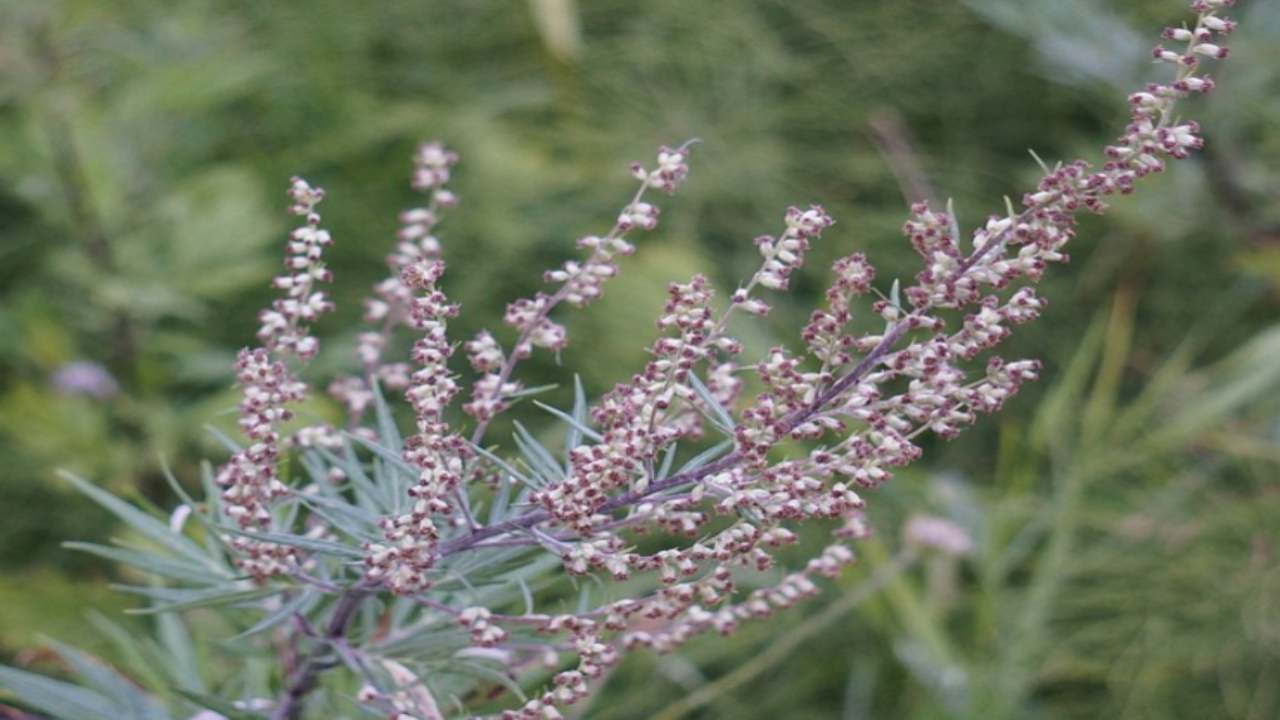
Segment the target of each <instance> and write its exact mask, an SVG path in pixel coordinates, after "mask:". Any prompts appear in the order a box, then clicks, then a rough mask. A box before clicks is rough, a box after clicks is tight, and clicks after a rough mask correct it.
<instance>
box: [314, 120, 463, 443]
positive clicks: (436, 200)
mask: <svg viewBox="0 0 1280 720" xmlns="http://www.w3.org/2000/svg"><path fill="white" fill-rule="evenodd" d="M457 162H458V156H457V154H456V153H453V152H451V151H449V150H447V149H446V148H445V147H444V146H443V145H441V144H440V143H438V142H428V143H423V144H421V145H419V146H418V150H417V152H416V153H414V156H413V174H412V177H411V180H410V185H411V186H412V187H413V188H414V189H415V190H418V191H420V192H425V193H427V196H428V199H427V203H426V205H424V206H421V207H415V208H410V209H408V210H405V211H404V212H402V213H400V229H399V230H398V231H397V232H396V245H395V249H394V250H393V251H392V252H391V254H390V255H388V256H387V267H388V268H389V269H390V270H391V274H390V275H389V276H388V277H387V278H385V279H383V280H382V281H380V282H379V283H378V284H377V285H375V286H374V288H373V297H371V298H368V299H366V300H365V303H364V320H365V322H366V323H369V325H370V326H371V327H372V328H376V329H370V330H366V331H365V332H362V333H360V336H359V337H358V338H357V342H356V357H357V358H358V359H359V361H360V366H361V367H362V368H363V369H364V376H363V377H354V376H348V377H341V378H338V379H336V380H335V381H334V382H333V383H332V384H330V386H329V394H330V395H331V396H333V397H334V398H335V399H337V400H338V401H339V402H340V403H342V405H343V406H344V407H345V408H346V409H347V414H348V417H349V418H350V419H351V422H352V424H353V425H356V424H358V423H359V420H360V418H361V417H363V415H364V412H365V410H366V409H367V408H368V407H369V404H370V403H371V402H372V401H373V389H372V383H373V382H374V381H377V382H378V384H379V385H380V386H381V387H382V388H383V389H386V390H404V389H405V388H407V387H408V386H409V374H410V368H409V365H408V364H407V363H399V362H397V363H384V362H383V355H384V353H385V352H386V349H387V344H388V342H390V340H391V336H392V333H393V332H394V331H395V330H396V328H398V327H399V326H400V325H402V324H404V323H405V322H406V321H407V319H408V317H409V313H410V308H411V306H412V304H413V289H412V288H411V287H409V286H408V285H407V284H406V283H405V281H404V279H403V273H404V270H405V268H407V267H409V266H410V265H413V264H414V263H419V262H422V261H424V260H427V261H429V260H434V259H436V258H439V257H440V240H439V238H437V237H436V236H435V234H434V233H435V228H436V225H437V224H438V223H439V222H440V211H441V210H444V209H447V208H451V207H453V206H455V205H457V204H458V198H457V196H456V195H455V194H454V193H453V192H452V191H451V190H449V189H448V188H447V187H445V185H446V184H447V183H448V182H449V180H450V178H451V176H452V170H451V168H452V167H453V166H454V165H455V164H456V163H457Z"/></svg>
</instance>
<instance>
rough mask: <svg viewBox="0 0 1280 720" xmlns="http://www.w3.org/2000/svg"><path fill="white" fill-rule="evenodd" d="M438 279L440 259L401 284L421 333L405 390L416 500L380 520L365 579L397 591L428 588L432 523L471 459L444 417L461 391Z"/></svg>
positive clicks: (408, 271)
mask: <svg viewBox="0 0 1280 720" xmlns="http://www.w3.org/2000/svg"><path fill="white" fill-rule="evenodd" d="M443 274H444V262H443V261H441V260H420V261H418V262H416V263H413V264H411V265H408V266H406V267H405V268H404V270H403V272H402V273H401V281H402V282H403V283H404V285H405V287H408V288H410V290H412V291H415V292H417V295H416V296H415V297H414V298H413V301H412V304H411V305H410V309H409V320H408V322H409V325H410V326H412V327H413V328H415V329H417V330H420V331H421V332H422V337H421V338H419V339H418V341H417V342H416V343H415V344H414V346H413V359H414V361H415V362H416V363H417V364H418V366H419V367H418V370H416V371H415V372H414V373H413V376H412V377H411V378H410V383H409V388H408V390H407V391H406V392H405V397H406V398H408V400H409V403H410V404H411V405H412V406H413V411H414V417H415V418H416V422H417V430H418V432H417V434H415V435H412V436H410V437H409V438H407V439H406V441H405V450H404V459H405V460H406V461H407V462H408V463H409V464H410V465H412V466H414V467H416V468H417V469H418V479H417V482H416V483H415V484H414V486H413V487H412V488H410V489H409V496H410V498H412V500H413V505H412V507H411V508H410V510H409V512H406V513H403V514H400V515H397V516H394V517H388V518H385V519H384V520H383V522H382V530H383V542H382V543H377V544H369V545H368V546H367V547H366V548H365V551H366V556H365V566H366V573H367V575H368V577H369V578H370V579H372V580H377V581H381V582H385V583H386V584H387V586H388V587H389V588H391V589H392V590H393V591H394V592H397V593H401V594H413V593H416V592H420V591H422V590H424V589H426V588H427V587H428V586H429V585H430V582H429V579H428V577H427V575H426V570H428V569H429V568H430V567H431V566H432V565H433V564H434V563H435V550H436V543H437V541H438V540H439V538H440V528H439V526H438V525H437V524H436V520H435V518H438V517H441V516H443V517H449V516H451V515H452V514H453V513H454V511H455V508H454V506H453V505H452V504H451V503H450V498H451V497H453V496H454V495H456V494H457V493H458V491H459V488H460V485H461V483H462V475H463V463H464V461H465V459H466V458H467V457H468V455H469V454H470V452H469V446H468V445H467V443H466V440H464V439H463V438H462V437H461V436H459V435H457V434H455V433H453V432H452V431H451V430H450V428H449V425H448V423H447V422H446V421H445V417H444V413H445V409H446V408H447V407H448V406H449V403H450V402H451V401H452V400H453V398H454V396H455V395H457V393H458V390H459V388H458V384H457V382H456V380H455V379H454V377H453V375H452V374H451V373H450V372H449V368H448V360H449V357H450V356H451V355H452V354H453V346H452V345H451V344H450V343H449V337H448V325H447V320H448V318H451V317H453V316H454V315H457V313H458V306H457V305H453V304H451V303H449V301H448V299H447V298H446V297H445V295H444V293H442V292H441V291H440V290H438V289H437V288H436V283H437V281H439V280H440V277H441V275H443Z"/></svg>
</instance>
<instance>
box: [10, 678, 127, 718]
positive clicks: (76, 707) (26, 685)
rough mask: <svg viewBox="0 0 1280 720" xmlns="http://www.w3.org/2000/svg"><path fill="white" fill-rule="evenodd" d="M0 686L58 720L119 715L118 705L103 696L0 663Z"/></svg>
mask: <svg viewBox="0 0 1280 720" xmlns="http://www.w3.org/2000/svg"><path fill="white" fill-rule="evenodd" d="M0 687H3V688H7V689H8V690H9V691H10V692H12V693H13V694H14V695H17V696H18V699H19V700H21V701H22V702H23V703H26V704H27V705H30V706H31V707H34V708H36V709H37V710H40V711H41V712H46V713H49V714H50V715H53V716H55V717H57V718H58V719H59V720H119V718H120V711H119V708H117V707H116V706H115V703H113V702H111V700H109V699H108V698H107V697H106V696H104V695H101V694H99V693H96V692H94V691H92V690H87V689H85V688H82V687H80V686H78V685H72V684H71V683H65V682H61V681H59V680H51V679H49V678H47V677H44V676H42V675H36V674H35V673H29V672H26V671H24V670H18V669H17V668H11V667H8V666H7V665H0Z"/></svg>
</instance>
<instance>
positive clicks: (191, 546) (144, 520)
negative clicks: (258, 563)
mask: <svg viewBox="0 0 1280 720" xmlns="http://www.w3.org/2000/svg"><path fill="white" fill-rule="evenodd" d="M59 475H61V476H62V477H63V478H66V480H67V481H68V482H70V483H71V484H72V485H75V486H76V489H77V490H79V491H80V492H82V493H84V494H85V495H88V496H89V499H91V500H93V501H94V502H96V503H98V504H99V505H101V506H103V507H104V508H106V509H107V510H110V511H111V513H112V514H114V515H115V516H116V517H118V518H120V519H121V520H123V521H124V522H126V523H128V524H129V525H130V526H132V527H133V528H134V529H135V530H137V531H138V532H140V533H142V534H143V535H145V536H147V537H149V538H151V539H152V540H154V541H156V542H158V543H160V544H161V545H164V546H165V547H167V548H169V549H170V550H173V551H174V552H176V553H179V554H182V555H186V556H187V557H189V558H192V559H194V560H197V561H199V562H201V563H205V562H207V556H206V555H205V553H204V551H203V550H201V549H200V546H199V545H196V544H195V543H194V542H192V541H191V540H188V539H187V538H186V537H183V536H182V535H180V534H178V533H175V532H173V531H172V530H170V529H169V524H168V523H166V522H164V521H162V520H158V519H157V518H155V517H153V516H151V515H148V514H146V513H144V512H142V511H141V510H138V509H137V508H135V507H134V506H132V505H130V504H129V503H127V502H125V501H124V500H121V499H120V498H118V497H116V496H115V495H113V494H111V493H109V492H107V491H106V490H103V489H102V488H99V487H97V486H96V485H94V484H93V483H91V482H89V481H88V480H85V479H83V478H80V477H77V476H76V475H73V474H72V473H69V472H67V471H65V470H61V471H59Z"/></svg>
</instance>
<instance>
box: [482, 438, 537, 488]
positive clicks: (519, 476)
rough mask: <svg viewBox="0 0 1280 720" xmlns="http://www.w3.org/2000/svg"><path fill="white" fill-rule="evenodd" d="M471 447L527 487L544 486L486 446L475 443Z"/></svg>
mask: <svg viewBox="0 0 1280 720" xmlns="http://www.w3.org/2000/svg"><path fill="white" fill-rule="evenodd" d="M471 447H472V449H474V450H475V451H476V452H477V453H480V455H481V456H483V457H484V458H485V459H486V460H488V461H489V462H492V463H493V464H494V465H497V466H498V467H500V468H502V469H503V470H505V471H506V473H507V474H508V475H510V476H511V477H513V478H515V479H516V480H519V481H520V482H521V483H523V484H524V485H526V486H527V487H531V488H534V489H537V488H539V487H542V484H541V483H538V482H535V481H534V480H533V479H531V478H529V477H527V476H526V475H525V474H524V473H522V472H520V471H519V470H517V469H515V468H514V467H513V466H512V465H511V464H510V463H508V462H507V461H506V460H503V459H502V458H500V457H498V456H497V455H494V454H493V453H492V452H489V451H488V450H486V449H485V448H482V447H480V446H479V445H475V444H472V445H471Z"/></svg>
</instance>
